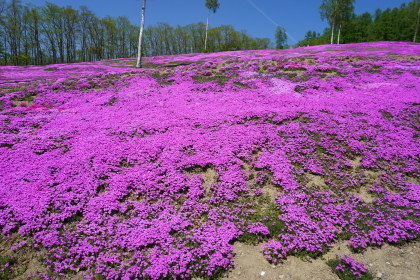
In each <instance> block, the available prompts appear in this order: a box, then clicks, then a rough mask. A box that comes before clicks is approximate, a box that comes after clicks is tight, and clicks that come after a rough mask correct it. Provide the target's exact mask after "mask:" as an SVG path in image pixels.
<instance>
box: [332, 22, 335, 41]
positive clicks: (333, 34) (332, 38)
mask: <svg viewBox="0 0 420 280" xmlns="http://www.w3.org/2000/svg"><path fill="white" fill-rule="evenodd" d="M334 25H335V24H334V22H333V24H332V26H331V45H332V44H334V28H335V26H334Z"/></svg>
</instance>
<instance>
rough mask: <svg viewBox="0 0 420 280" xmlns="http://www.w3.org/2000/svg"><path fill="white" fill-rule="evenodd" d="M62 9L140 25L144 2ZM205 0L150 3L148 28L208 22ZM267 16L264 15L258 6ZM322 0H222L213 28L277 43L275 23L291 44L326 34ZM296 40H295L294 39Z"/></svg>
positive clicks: (376, 3)
mask: <svg viewBox="0 0 420 280" xmlns="http://www.w3.org/2000/svg"><path fill="white" fill-rule="evenodd" d="M23 2H24V3H25V2H26V3H33V4H35V5H42V4H44V3H45V0H23ZM49 2H51V3H55V4H57V5H60V6H67V5H70V6H73V7H75V8H78V7H79V6H81V5H85V6H87V7H88V8H90V9H91V10H92V11H94V12H95V13H96V14H97V15H98V16H101V17H103V16H105V15H111V16H122V15H125V16H127V17H128V18H129V19H130V20H131V22H133V23H135V24H137V23H139V22H140V6H141V0H49ZM204 2H205V1H204V0H147V10H146V13H147V14H146V25H150V24H155V23H157V22H166V23H169V24H171V25H178V24H180V25H186V24H189V23H196V22H198V21H205V20H206V15H207V10H206V9H205V7H204ZM404 2H405V3H408V2H410V1H409V0H406V1H404V0H356V3H355V7H356V13H357V14H360V13H363V12H370V13H373V12H374V11H375V10H376V9H377V8H381V9H386V8H394V7H399V6H400V5H401V4H402V3H404ZM251 3H254V4H255V5H256V6H257V7H258V8H259V9H260V11H262V12H263V13H264V14H265V15H266V16H267V17H268V18H270V19H268V18H267V17H266V16H264V15H262V14H261V12H259V11H258V10H257V9H256V8H255V6H253V5H252V4H251ZM320 3H321V0H220V4H221V6H220V9H219V10H218V11H217V13H216V14H212V15H211V18H210V25H211V26H218V25H222V24H231V25H233V26H235V28H236V29H238V30H247V31H248V34H249V35H251V36H254V37H267V38H270V39H272V40H274V32H275V29H276V25H275V24H279V25H281V26H282V27H284V28H285V29H286V31H287V32H288V34H289V35H290V36H289V44H294V41H293V39H292V38H294V39H295V40H301V39H303V37H304V36H305V33H306V31H307V30H309V29H311V30H316V31H318V32H322V31H323V29H324V28H325V27H327V24H326V22H323V21H322V20H321V19H320V16H319V5H320ZM290 37H292V38H290Z"/></svg>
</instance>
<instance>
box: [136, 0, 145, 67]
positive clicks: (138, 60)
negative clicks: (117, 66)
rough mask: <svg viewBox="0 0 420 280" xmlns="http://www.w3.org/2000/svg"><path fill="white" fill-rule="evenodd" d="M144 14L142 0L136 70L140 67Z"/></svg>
mask: <svg viewBox="0 0 420 280" xmlns="http://www.w3.org/2000/svg"><path fill="white" fill-rule="evenodd" d="M145 14H146V0H143V6H142V8H141V24H140V34H139V45H138V49H137V63H136V68H140V67H141V47H142V44H143V30H144V16H145Z"/></svg>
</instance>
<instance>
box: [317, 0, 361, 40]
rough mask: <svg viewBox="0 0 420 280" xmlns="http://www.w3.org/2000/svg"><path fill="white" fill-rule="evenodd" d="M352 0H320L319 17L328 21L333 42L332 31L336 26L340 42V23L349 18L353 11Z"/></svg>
mask: <svg viewBox="0 0 420 280" xmlns="http://www.w3.org/2000/svg"><path fill="white" fill-rule="evenodd" d="M353 3H354V0H322V4H321V6H320V13H321V18H322V19H323V20H324V19H326V20H327V21H328V24H329V25H330V27H331V40H330V43H331V44H333V43H334V31H335V29H336V28H337V26H338V29H339V31H338V43H339V42H340V35H341V28H342V25H343V24H344V23H345V22H346V21H347V20H348V19H349V17H350V16H351V14H352V13H353V10H354V7H353Z"/></svg>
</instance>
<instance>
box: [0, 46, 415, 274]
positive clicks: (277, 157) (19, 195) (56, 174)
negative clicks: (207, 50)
mask: <svg viewBox="0 0 420 280" xmlns="http://www.w3.org/2000/svg"><path fill="white" fill-rule="evenodd" d="M419 53H420V45H419V44H410V43H390V42H380V43H369V44H352V45H340V46H330V45H328V46H317V47H307V48H298V49H291V50H282V51H277V50H266V51H237V52H225V53H214V54H187V55H178V56H165V57H153V58H146V60H145V62H144V66H145V67H144V68H143V69H140V70H137V69H134V68H132V65H133V63H134V61H133V60H132V59H119V60H111V61H103V62H95V63H75V64H57V65H48V66H28V67H0V79H1V80H0V83H1V84H0V87H1V93H0V177H1V180H0V232H1V234H0V252H3V253H4V254H7V255H8V256H10V258H13V255H16V254H18V253H19V252H20V251H21V252H29V251H34V250H38V251H39V252H44V254H43V255H42V263H43V265H44V266H45V267H46V268H47V269H46V270H45V273H40V274H38V275H37V276H36V277H41V278H43V279H65V278H70V277H74V275H76V274H78V275H80V276H82V277H83V278H86V279H137V278H141V277H143V278H144V279H163V278H166V279H172V278H177V279H183V278H187V279H188V278H192V277H203V278H206V277H207V278H215V277H219V276H220V275H222V274H223V273H224V272H226V271H228V270H229V269H231V268H232V267H234V265H235V264H234V261H233V245H234V243H235V242H248V243H254V244H255V243H259V244H260V246H261V254H263V255H264V256H265V257H266V259H267V261H269V262H272V263H273V264H277V263H280V262H282V260H285V259H287V257H288V256H292V255H298V256H310V257H319V256H321V255H322V254H324V253H325V252H327V251H328V249H329V248H330V247H331V246H332V245H333V244H335V243H336V242H339V241H343V240H345V241H346V242H347V244H348V246H349V247H351V248H352V249H353V250H355V251H363V250H364V249H365V248H367V247H369V246H381V245H382V244H384V243H391V244H400V243H403V242H408V241H410V240H413V239H416V238H418V237H419V234H420V223H419V210H420V203H419V202H420V185H419V181H418V178H419V152H420V147H419V145H418V138H419V109H420V107H419V105H420V93H419V92H420V91H419V87H420V82H419V73H420V62H419V58H420V57H419V56H418V54H419ZM25 250H26V251H25ZM3 266H4V267H3V268H1V267H0V269H3V270H2V271H3V273H5V272H4V271H9V274H11V275H14V276H16V275H17V274H18V273H19V271H18V270H19V269H18V268H17V267H18V264H15V265H13V264H12V263H11V262H7V263H6V264H4V265H3ZM1 273H2V272H0V275H1ZM4 275H6V274H4ZM14 276H13V277H14ZM34 276H35V275H34ZM0 278H1V277H0ZM6 279H8V278H6Z"/></svg>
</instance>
